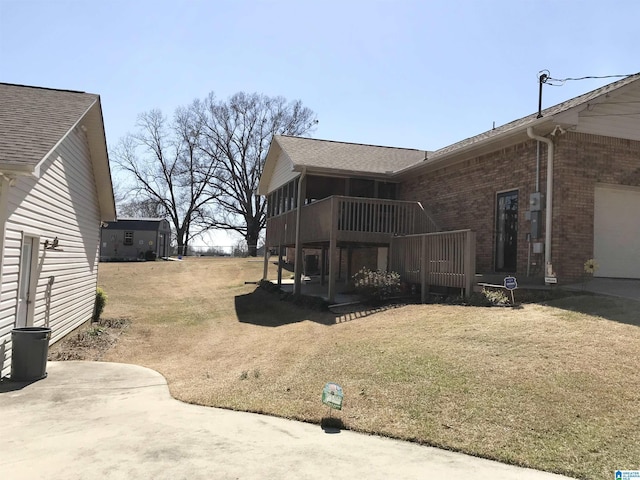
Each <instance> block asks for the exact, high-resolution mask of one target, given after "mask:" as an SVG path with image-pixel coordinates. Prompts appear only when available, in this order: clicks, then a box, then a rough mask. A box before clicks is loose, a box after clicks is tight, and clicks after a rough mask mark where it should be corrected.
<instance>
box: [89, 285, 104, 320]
mask: <svg viewBox="0 0 640 480" xmlns="http://www.w3.org/2000/svg"><path fill="white" fill-rule="evenodd" d="M106 304H107V294H106V293H104V290H103V289H101V288H100V287H98V288H97V289H96V303H95V305H94V307H93V318H92V320H93V321H94V322H97V321H98V320H100V315H102V311H103V310H104V306H105V305H106Z"/></svg>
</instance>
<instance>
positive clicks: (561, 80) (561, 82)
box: [538, 70, 640, 87]
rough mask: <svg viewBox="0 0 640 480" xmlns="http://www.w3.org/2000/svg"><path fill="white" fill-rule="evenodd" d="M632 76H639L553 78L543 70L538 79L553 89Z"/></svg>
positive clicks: (547, 71)
mask: <svg viewBox="0 0 640 480" xmlns="http://www.w3.org/2000/svg"><path fill="white" fill-rule="evenodd" d="M638 73H640V72H638ZM631 75H637V73H629V74H626V75H587V76H586V77H567V78H553V77H552V76H551V73H550V72H549V70H541V71H540V72H538V79H539V80H540V82H541V83H545V84H547V85H550V86H552V87H561V86H562V85H564V84H565V83H566V82H569V81H577V80H594V79H602V78H624V77H630V76H631ZM554 82H555V83H554Z"/></svg>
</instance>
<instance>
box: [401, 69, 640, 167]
mask: <svg viewBox="0 0 640 480" xmlns="http://www.w3.org/2000/svg"><path fill="white" fill-rule="evenodd" d="M638 79H640V73H636V74H634V75H630V76H628V77H625V78H623V79H621V80H618V81H617V82H613V83H610V84H608V85H605V86H603V87H600V88H597V89H595V90H592V91H590V92H587V93H585V94H583V95H580V96H578V97H575V98H572V99H570V100H567V101H565V102H562V103H559V104H557V105H554V106H552V107H549V108H546V109H544V110H542V112H541V114H542V116H541V117H538V112H536V113H532V114H531V115H527V116H526V117H522V118H519V119H518V120H514V121H512V122H509V123H506V124H505V125H502V126H499V127H496V128H494V129H492V130H488V131H486V132H484V133H481V134H479V135H475V136H473V137H469V138H466V139H464V140H461V141H459V142H456V143H454V144H452V145H448V146H446V147H444V148H441V149H439V150H436V151H434V152H433V153H432V154H430V155H429V161H428V162H426V163H432V162H438V161H440V160H441V159H442V158H444V157H448V156H450V155H455V154H456V153H458V152H460V151H462V150H465V149H469V148H473V147H474V146H476V145H479V144H482V143H484V142H487V141H490V140H492V139H494V138H496V139H497V138H499V137H503V136H507V135H509V134H512V133H514V132H520V131H525V130H526V128H527V127H529V126H535V125H537V124H541V123H544V122H547V121H548V120H552V119H553V118H554V117H556V116H558V115H560V114H562V113H565V112H568V111H569V110H571V109H573V108H576V107H580V106H582V105H586V104H588V103H589V102H590V101H592V100H594V99H596V98H598V97H601V96H603V95H608V94H611V93H613V92H614V91H616V90H618V89H620V88H622V87H624V86H626V85H629V84H630V83H633V82H635V81H636V80H638ZM408 170H412V169H411V168H408Z"/></svg>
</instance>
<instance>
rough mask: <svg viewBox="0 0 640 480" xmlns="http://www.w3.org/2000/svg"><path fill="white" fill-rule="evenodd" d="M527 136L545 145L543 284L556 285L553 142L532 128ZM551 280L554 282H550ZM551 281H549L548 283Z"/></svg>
mask: <svg viewBox="0 0 640 480" xmlns="http://www.w3.org/2000/svg"><path fill="white" fill-rule="evenodd" d="M527 135H529V138H532V139H533V140H538V141H539V142H544V143H546V144H547V192H546V197H547V199H546V200H547V204H546V211H545V228H544V264H545V272H544V273H545V283H547V284H549V283H556V282H555V281H554V280H555V273H554V272H553V265H552V263H551V225H552V217H553V153H554V152H553V141H552V140H550V139H548V138H546V137H541V136H539V135H536V134H535V133H534V132H533V128H532V127H528V128H527ZM551 278H553V279H554V280H551ZM549 280H551V281H549Z"/></svg>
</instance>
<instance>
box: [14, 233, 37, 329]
mask: <svg viewBox="0 0 640 480" xmlns="http://www.w3.org/2000/svg"><path fill="white" fill-rule="evenodd" d="M37 246H38V240H37V239H35V238H34V237H29V236H24V237H23V239H22V250H21V254H20V272H19V278H20V283H19V285H18V308H17V313H16V327H17V328H20V327H26V326H28V325H29V323H30V318H31V316H32V315H33V302H34V299H35V291H34V290H35V289H34V288H33V282H32V273H33V263H34V259H35V258H36V257H35V256H34V255H35V253H36V251H37Z"/></svg>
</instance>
